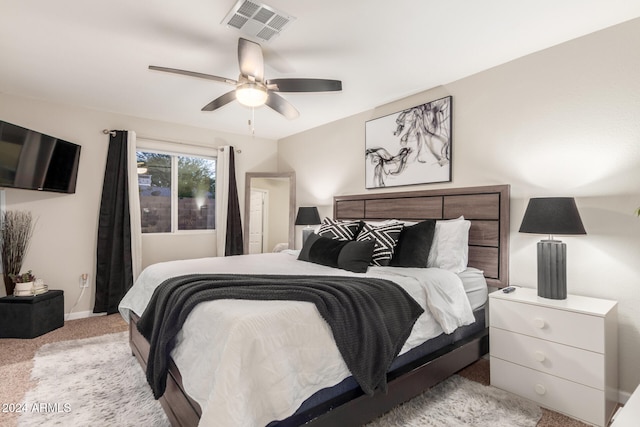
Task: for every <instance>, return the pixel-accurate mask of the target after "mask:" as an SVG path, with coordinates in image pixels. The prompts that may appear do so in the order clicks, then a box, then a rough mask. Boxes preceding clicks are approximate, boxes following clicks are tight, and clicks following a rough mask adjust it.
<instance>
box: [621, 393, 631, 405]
mask: <svg viewBox="0 0 640 427" xmlns="http://www.w3.org/2000/svg"><path fill="white" fill-rule="evenodd" d="M630 397H631V393H629V392H626V391H622V390H618V402H619V403H620V404H622V405H624V404H625V403H627V401H628V400H629V398H630Z"/></svg>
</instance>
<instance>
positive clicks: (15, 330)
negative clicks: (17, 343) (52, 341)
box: [0, 290, 64, 338]
mask: <svg viewBox="0 0 640 427" xmlns="http://www.w3.org/2000/svg"><path fill="white" fill-rule="evenodd" d="M63 325H64V292H63V291H58V290H50V291H48V292H45V293H44V294H40V295H36V296H29V297H16V296H13V295H12V296H7V297H3V298H0V338H35V337H37V336H40V335H43V334H46V333H47V332H50V331H53V330H54V329H57V328H60V327H62V326H63Z"/></svg>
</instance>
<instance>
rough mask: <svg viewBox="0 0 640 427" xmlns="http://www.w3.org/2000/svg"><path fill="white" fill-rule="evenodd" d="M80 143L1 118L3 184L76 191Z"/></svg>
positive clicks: (66, 191)
mask: <svg viewBox="0 0 640 427" xmlns="http://www.w3.org/2000/svg"><path fill="white" fill-rule="evenodd" d="M79 163H80V146H79V145H77V144H73V143H71V142H68V141H63V140H61V139H58V138H55V137H53V136H49V135H45V134H42V133H40V132H36V131H33V130H30V129H26V128H23V127H20V126H17V125H14V124H11V123H7V122H3V121H0V187H12V188H25V189H28V190H41V191H55V192H59V193H75V192H76V179H77V177H78V164H79Z"/></svg>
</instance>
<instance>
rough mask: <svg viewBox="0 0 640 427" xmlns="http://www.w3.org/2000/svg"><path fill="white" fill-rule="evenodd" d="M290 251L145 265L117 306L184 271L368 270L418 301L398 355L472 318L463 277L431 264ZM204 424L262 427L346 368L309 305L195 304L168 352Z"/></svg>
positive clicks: (135, 303)
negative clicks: (301, 256)
mask: <svg viewBox="0 0 640 427" xmlns="http://www.w3.org/2000/svg"><path fill="white" fill-rule="evenodd" d="M296 258H297V252H294V251H284V252H280V253H269V254H260V255H244V256H235V257H219V258H202V259H194V260H184V261H172V262H165V263H159V264H155V265H152V266H149V267H147V268H146V269H145V270H144V271H143V272H142V274H141V275H140V277H139V278H138V280H137V281H136V283H135V284H134V286H133V287H132V288H131V290H130V291H129V292H128V293H127V295H125V297H124V298H123V300H122V301H121V303H120V306H119V309H120V312H121V313H122V316H123V317H124V318H125V320H127V321H128V319H129V311H130V310H131V311H133V312H135V313H136V314H138V315H141V314H142V312H143V311H144V309H145V307H146V305H147V303H148V301H149V299H150V298H151V295H152V293H153V290H154V289H155V288H156V287H157V286H158V285H159V284H160V283H162V282H163V281H164V280H165V279H167V278H169V277H174V276H179V275H183V274H189V273H247V274H253V273H255V274H313V275H316V274H317V275H339V276H352V275H353V276H364V275H366V276H371V277H378V278H382V279H388V280H392V281H394V282H396V283H397V284H399V285H400V286H402V287H403V288H404V289H405V290H406V291H407V292H408V293H409V294H410V295H411V296H412V297H413V298H414V299H415V300H416V301H417V302H418V303H419V304H420V305H421V306H422V307H423V308H424V309H425V313H424V314H422V315H421V316H420V317H419V318H418V320H417V321H416V323H415V325H414V328H413V330H412V333H411V335H410V336H409V339H408V340H407V342H406V343H405V345H404V347H403V348H402V350H401V353H404V352H406V351H408V350H410V349H411V348H413V347H416V346H417V345H419V344H421V343H423V342H424V341H426V340H428V339H430V338H433V337H435V336H438V335H440V334H441V333H442V332H443V331H444V332H446V333H451V332H453V331H454V330H455V329H456V328H457V327H459V326H462V325H468V324H471V323H473V322H474V317H473V313H472V311H471V306H470V304H469V301H468V299H467V297H466V295H465V291H464V288H463V286H462V281H461V280H460V278H459V277H458V276H456V275H455V274H453V273H451V272H449V271H445V270H440V269H436V268H428V269H419V268H393V267H370V268H369V271H368V272H367V273H365V274H360V273H351V272H348V271H344V270H339V269H334V268H329V267H324V266H321V265H317V264H311V263H308V262H304V261H298V260H297V259H296ZM171 356H172V357H173V360H174V361H175V363H176V365H177V367H178V368H179V369H180V372H181V373H182V380H183V384H184V388H185V391H186V392H187V393H188V394H189V395H190V396H191V397H192V398H193V399H194V400H195V401H196V402H198V403H199V404H200V407H201V408H202V417H201V419H200V425H202V426H210V425H215V426H234V427H236V426H264V425H266V424H268V423H269V422H271V421H273V420H280V419H284V418H286V417H288V416H290V415H292V414H293V413H294V412H295V411H296V409H297V408H298V407H299V406H300V404H301V403H302V402H303V401H304V400H306V399H307V398H308V397H309V396H311V395H312V394H313V393H315V392H317V391H318V390H321V389H323V388H326V387H331V386H333V385H335V384H337V383H339V382H340V381H342V380H343V379H344V378H346V377H348V376H349V375H350V373H349V370H348V369H347V366H346V365H345V363H344V361H343V360H342V357H341V356H340V352H339V351H338V349H337V347H336V345H335V341H334V340H333V336H332V333H331V330H330V328H329V326H328V325H327V323H326V322H325V321H324V320H322V318H321V316H320V314H319V313H318V311H317V310H316V308H315V306H314V305H313V304H311V303H306V302H298V301H247V300H217V301H209V302H205V303H202V304H199V305H198V306H197V307H196V308H195V309H194V310H193V311H192V312H191V314H190V315H189V317H188V318H187V320H186V322H185V324H184V326H183V328H182V331H181V332H180V333H179V334H178V336H177V343H176V347H175V348H174V350H173V352H172V353H171Z"/></svg>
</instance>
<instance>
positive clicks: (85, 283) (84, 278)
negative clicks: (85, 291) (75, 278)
mask: <svg viewBox="0 0 640 427" xmlns="http://www.w3.org/2000/svg"><path fill="white" fill-rule="evenodd" d="M80 287H81V288H88V287H89V275H88V274H87V273H82V274H81V275H80Z"/></svg>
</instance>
